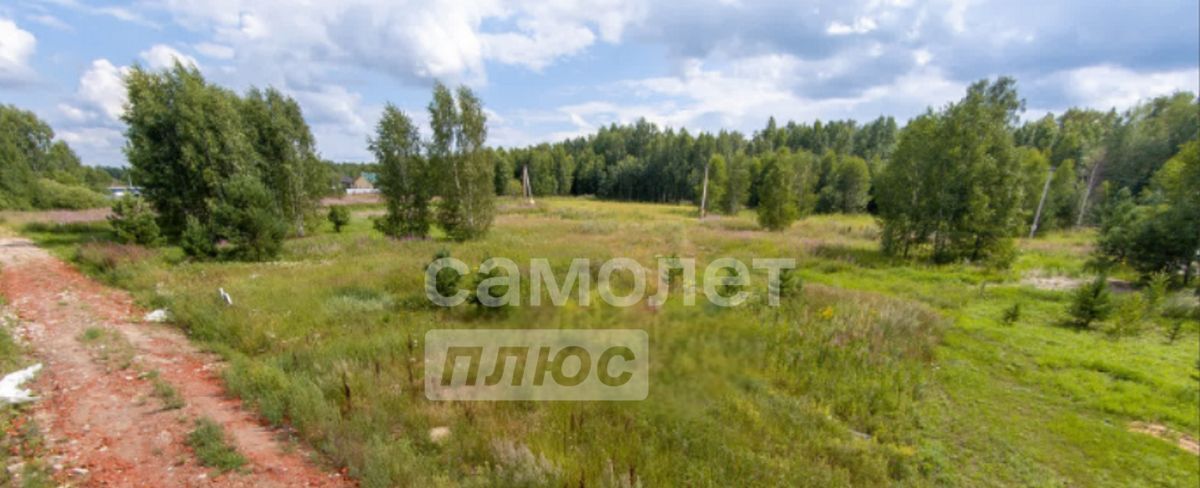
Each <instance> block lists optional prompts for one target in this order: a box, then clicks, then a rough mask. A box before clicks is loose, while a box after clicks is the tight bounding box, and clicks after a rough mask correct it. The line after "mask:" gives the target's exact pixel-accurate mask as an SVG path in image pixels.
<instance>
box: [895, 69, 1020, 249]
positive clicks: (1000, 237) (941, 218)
mask: <svg viewBox="0 0 1200 488" xmlns="http://www.w3.org/2000/svg"><path fill="white" fill-rule="evenodd" d="M1014 84H1015V82H1014V81H1013V80H1012V79H1010V78H1000V79H998V80H996V81H995V82H988V81H987V80H983V81H979V82H977V83H974V84H972V85H971V87H970V88H969V89H968V90H967V95H966V97H964V98H963V99H962V100H961V101H959V102H957V103H954V104H951V105H950V106H948V107H946V108H945V109H943V110H942V111H940V112H928V113H926V114H925V115H922V116H921V117H918V118H917V119H914V120H913V121H912V122H910V123H909V125H908V126H907V127H905V129H904V131H902V133H901V136H900V143H899V144H898V146H897V148H896V152H895V153H894V154H893V160H892V161H891V163H890V164H888V166H887V167H886V169H885V170H884V171H883V172H882V173H881V175H880V178H879V179H878V185H879V188H878V190H877V193H876V200H877V202H878V204H879V207H880V219H881V221H882V223H883V232H882V240H883V247H884V250H885V251H886V252H892V253H901V254H907V253H908V252H909V250H910V249H911V248H912V247H914V246H918V247H919V246H924V245H926V244H929V245H930V247H931V255H932V257H933V258H934V260H935V261H938V262H948V261H953V260H956V259H962V258H966V259H971V260H978V259H982V258H986V257H989V256H992V255H993V254H997V255H998V254H1001V253H1003V252H1004V250H1005V249H1010V248H1011V236H1012V234H1013V233H1014V232H1015V231H1016V229H1017V225H1018V224H1019V216H1020V209H1021V207H1020V205H1021V202H1022V200H1023V198H1022V177H1021V171H1020V162H1019V160H1018V157H1017V153H1016V151H1015V149H1014V145H1013V137H1012V131H1011V124H1012V122H1013V121H1014V120H1015V118H1016V112H1017V110H1018V109H1020V108H1021V106H1022V102H1021V100H1020V99H1019V98H1018V96H1017V93H1016V90H1015V88H1014Z"/></svg>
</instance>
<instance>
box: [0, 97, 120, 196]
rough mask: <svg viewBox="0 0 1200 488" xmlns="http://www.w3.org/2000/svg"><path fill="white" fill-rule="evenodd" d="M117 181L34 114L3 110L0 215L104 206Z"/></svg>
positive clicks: (2, 107)
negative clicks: (82, 159)
mask: <svg viewBox="0 0 1200 488" xmlns="http://www.w3.org/2000/svg"><path fill="white" fill-rule="evenodd" d="M112 181H113V178H112V177H111V176H110V175H109V173H107V172H106V171H104V170H102V169H98V168H93V167H91V166H84V165H83V164H82V163H81V162H80V160H79V156H77V155H76V154H75V151H73V150H72V149H71V147H70V146H69V145H67V143H66V142H64V141H61V140H55V137H54V130H53V129H51V128H50V126H49V125H48V124H46V123H45V122H43V121H42V120H41V119H39V118H38V117H37V116H36V115H34V114H33V112H29V111H26V110H21V109H19V108H17V107H14V106H12V105H0V210H30V209H50V208H70V209H79V208H92V207H99V206H102V205H103V204H104V203H105V198H104V195H103V192H105V191H107V188H108V185H109V184H111V183H112Z"/></svg>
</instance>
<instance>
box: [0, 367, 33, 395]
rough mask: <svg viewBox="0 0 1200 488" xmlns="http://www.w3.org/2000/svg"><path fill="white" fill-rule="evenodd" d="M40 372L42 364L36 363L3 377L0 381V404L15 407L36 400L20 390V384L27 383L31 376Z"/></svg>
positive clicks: (27, 391)
mask: <svg viewBox="0 0 1200 488" xmlns="http://www.w3.org/2000/svg"><path fill="white" fill-rule="evenodd" d="M41 370H42V363H38V364H35V365H33V366H30V367H28V368H25V369H22V370H20V371H16V372H12V373H9V374H7V375H5V376H4V379H0V402H4V403H7V404H9V405H15V404H18V403H25V402H30V401H33V400H37V397H35V396H32V394H30V392H29V390H26V389H24V388H21V384H23V383H25V382H26V381H29V379H30V378H33V375H35V374H37V372H38V371H41Z"/></svg>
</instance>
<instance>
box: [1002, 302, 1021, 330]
mask: <svg viewBox="0 0 1200 488" xmlns="http://www.w3.org/2000/svg"><path fill="white" fill-rule="evenodd" d="M1018 320H1021V302H1017V303H1014V304H1012V306H1011V307H1008V308H1006V309H1004V316H1003V317H1001V319H1000V321H1001V322H1004V323H1005V324H1006V325H1013V324H1015V323H1017V321H1018Z"/></svg>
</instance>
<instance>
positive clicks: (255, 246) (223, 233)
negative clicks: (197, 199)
mask: <svg viewBox="0 0 1200 488" xmlns="http://www.w3.org/2000/svg"><path fill="white" fill-rule="evenodd" d="M222 193H223V197H224V198H222V199H221V200H220V201H219V203H218V204H217V206H216V208H215V209H214V210H213V219H212V221H213V224H212V225H213V227H212V235H213V237H214V238H215V239H216V242H217V243H221V245H220V246H218V247H217V250H218V252H219V255H220V257H223V258H230V259H239V260H244V261H262V260H268V259H274V258H275V257H276V256H278V255H279V251H281V250H282V249H283V238H284V237H285V236H286V235H287V231H288V229H287V224H286V223H285V221H284V220H283V219H282V218H280V217H281V216H280V213H279V209H278V207H276V206H275V202H274V197H273V196H272V195H271V192H270V191H268V190H267V188H266V187H265V186H264V185H263V184H262V182H261V181H259V180H258V178H255V177H253V176H251V175H237V176H234V177H233V178H231V179H229V180H228V181H227V182H226V183H225V185H224V187H223V188H222Z"/></svg>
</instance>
